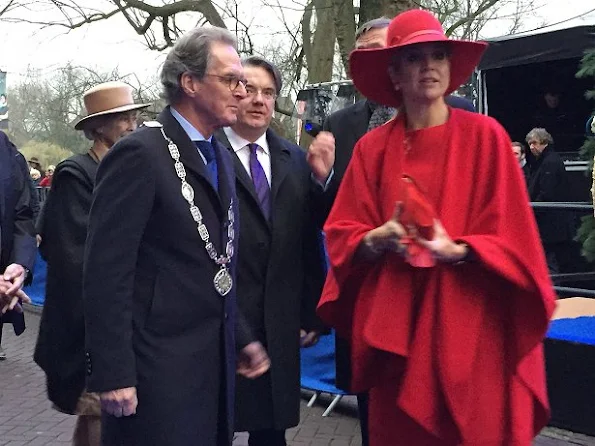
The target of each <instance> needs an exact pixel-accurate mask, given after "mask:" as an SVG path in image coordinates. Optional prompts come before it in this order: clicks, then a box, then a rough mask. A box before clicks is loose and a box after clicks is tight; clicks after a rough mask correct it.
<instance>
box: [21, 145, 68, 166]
mask: <svg viewBox="0 0 595 446" xmlns="http://www.w3.org/2000/svg"><path fill="white" fill-rule="evenodd" d="M19 150H20V151H21V153H22V154H23V155H24V156H25V158H26V159H30V158H31V157H32V156H35V157H37V158H38V159H39V163H40V164H41V167H42V169H44V170H45V169H46V168H47V166H49V165H50V164H53V165H54V166H55V165H56V164H58V163H59V162H60V161H63V160H65V159H66V158H68V157H69V156H72V152H71V151H70V150H66V149H64V148H63V147H60V146H57V145H56V144H52V143H50V142H41V141H29V142H27V143H26V144H24V145H23V146H22V147H19Z"/></svg>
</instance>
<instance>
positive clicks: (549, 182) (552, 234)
mask: <svg viewBox="0 0 595 446" xmlns="http://www.w3.org/2000/svg"><path fill="white" fill-rule="evenodd" d="M568 190H569V183H568V177H567V173H566V168H565V167H564V162H563V161H562V158H560V155H558V153H557V152H556V151H555V150H554V148H553V146H552V145H551V144H550V145H548V147H546V148H545V150H544V151H543V152H542V153H541V156H540V157H539V158H537V159H536V160H535V161H533V163H532V164H531V174H530V179H529V197H530V198H531V201H535V202H539V201H567V194H568ZM535 219H536V220H537V226H538V227H539V234H540V236H541V241H542V242H543V243H544V244H549V243H561V242H568V241H570V240H572V238H573V237H574V229H575V228H574V224H573V223H574V217H573V215H572V213H571V212H568V211H564V210H555V209H536V210H535Z"/></svg>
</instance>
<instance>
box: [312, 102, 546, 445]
mask: <svg viewBox="0 0 595 446" xmlns="http://www.w3.org/2000/svg"><path fill="white" fill-rule="evenodd" d="M446 128H447V134H448V140H445V141H442V144H447V145H448V148H447V152H446V156H445V157H444V165H434V166H431V164H428V166H431V167H430V168H432V169H434V170H435V175H436V176H437V177H440V179H439V181H438V183H440V187H439V189H440V190H439V191H438V195H437V197H439V198H438V199H437V200H436V201H435V202H433V203H432V205H433V206H434V209H435V210H436V213H437V215H438V218H439V219H440V221H441V222H442V224H443V226H444V227H445V228H446V231H447V232H448V233H449V235H450V236H451V237H452V238H453V239H454V240H457V241H459V240H460V241H464V242H465V243H467V244H468V245H469V246H470V247H471V248H472V250H473V252H474V253H475V254H476V257H477V259H476V260H475V261H474V262H472V263H471V262H470V263H466V264H462V265H446V264H438V265H437V266H436V267H434V268H430V269H424V274H427V275H426V276H423V277H424V279H423V280H424V286H423V287H422V288H420V287H419V286H418V285H417V282H416V280H417V279H415V277H419V276H418V274H419V273H418V271H419V270H414V269H413V268H412V267H411V266H409V265H407V264H406V263H405V262H404V261H403V260H402V259H401V258H400V257H398V256H397V255H396V254H392V253H389V254H385V255H384V258H383V259H381V260H379V261H377V262H375V263H355V262H354V261H353V255H354V253H355V251H356V249H357V247H358V245H359V244H360V242H361V240H362V238H363V236H364V235H365V234H366V233H367V232H368V231H370V230H371V229H373V228H375V227H378V226H380V225H382V224H383V223H384V222H385V221H387V220H388V219H389V218H391V216H392V215H393V212H394V209H395V203H396V202H397V201H399V200H400V199H401V197H399V196H398V194H399V192H398V191H399V189H400V188H399V187H398V186H397V184H398V180H399V179H400V178H401V175H402V174H403V173H404V172H403V164H404V161H403V159H404V155H403V154H404V152H405V149H404V139H405V129H404V121H403V118H401V117H399V118H397V119H396V120H394V121H391V122H389V123H387V124H386V125H384V126H382V127H380V128H378V129H376V130H374V131H372V132H370V133H368V134H366V135H365V136H364V137H363V138H362V139H361V140H360V141H359V142H358V144H357V146H356V148H355V151H354V154H353V158H352V161H351V163H350V165H349V168H348V170H347V172H346V174H345V177H344V179H343V182H342V184H341V187H340V190H339V193H338V196H337V199H336V201H335V204H334V207H333V209H332V211H331V214H330V216H329V219H328V220H327V223H326V226H325V231H326V237H327V243H328V252H329V256H330V260H331V271H330V273H329V275H328V277H327V282H326V285H325V288H324V291H323V295H322V298H321V301H320V304H319V308H318V312H319V315H320V316H321V318H322V319H323V320H324V321H325V322H326V323H328V324H329V325H331V326H333V327H335V328H336V330H337V331H338V333H339V334H340V335H342V336H344V337H346V338H347V339H350V340H351V343H352V347H353V349H352V350H353V351H352V355H353V356H352V363H353V387H354V389H353V390H354V391H364V390H368V389H370V388H371V387H374V386H375V385H378V384H379V383H382V382H386V380H387V379H388V380H391V379H394V380H395V382H396V383H398V385H399V392H398V399H397V401H396V402H395V404H396V406H397V407H398V408H399V409H400V410H402V411H404V412H405V413H407V414H408V415H409V416H410V417H411V418H413V419H414V420H415V421H416V422H417V423H419V424H420V425H421V426H423V427H424V428H425V429H426V430H427V431H428V432H430V433H432V434H433V435H435V436H437V437H439V438H446V437H449V436H450V435H451V434H452V433H453V432H456V436H457V438H459V440H460V441H461V442H465V443H469V444H486V445H487V444H488V443H486V442H485V441H484V442H481V439H477V438H472V437H473V435H474V434H472V433H471V432H472V431H474V432H475V431H476V430H477V429H476V428H475V430H474V429H473V428H472V427H471V426H470V424H471V423H477V422H480V423H481V420H477V418H478V416H477V413H470V411H472V410H473V409H472V408H473V404H472V402H473V401H476V400H477V399H478V395H480V397H481V399H482V401H483V402H487V404H489V406H488V407H493V408H494V411H493V412H491V413H490V416H491V417H495V418H498V417H500V418H499V419H502V420H506V419H509V420H511V421H510V426H508V427H506V428H505V429H504V430H508V432H503V433H497V434H493V433H492V434H493V435H500V436H502V438H499V440H501V442H500V443H498V442H497V441H496V440H494V443H493V444H506V445H517V444H528V443H525V440H526V439H527V438H528V437H532V436H533V435H534V434H536V433H537V432H538V431H539V430H540V429H541V428H542V427H543V426H544V425H545V424H546V421H547V419H548V417H549V408H548V401H547V391H546V380H545V368H544V358H543V347H542V341H543V338H544V336H545V333H546V330H547V327H548V323H549V320H550V317H551V314H552V312H553V309H554V306H555V295H554V292H553V288H552V284H551V281H550V279H549V276H548V271H547V266H546V263H545V257H544V254H543V250H542V246H541V242H540V239H539V234H538V231H537V227H536V224H535V220H534V217H533V213H532V210H531V208H530V206H529V198H528V195H527V192H526V189H525V185H524V180H523V178H522V173H521V170H520V169H519V167H518V164H517V163H516V160H515V159H514V157H513V156H512V153H511V142H510V139H509V137H508V135H507V133H506V132H505V131H504V129H503V128H502V127H501V126H500V125H499V124H498V123H497V122H496V121H495V120H493V119H491V118H488V117H486V116H483V115H479V114H474V113H469V112H465V111H462V110H457V109H451V115H450V118H449V121H448V123H447V124H446ZM432 161H433V159H432V157H428V158H427V163H432ZM386 352H389V353H390V354H387V353H386ZM488 352H489V353H488ZM491 357H494V358H499V359H498V360H502V361H503V362H504V363H503V364H499V363H495V364H494V363H491V364H489V362H490V359H489V358H491ZM392 358H395V359H397V361H396V362H394V361H392ZM486 358H487V359H486ZM399 361H401V363H402V366H401V367H400V370H395V368H396V367H395V365H396V364H397V365H398V364H399ZM494 371H495V373H494ZM491 375H493V377H492V376H491ZM492 378H493V381H494V382H496V383H497V384H498V386H499V387H500V386H501V388H497V390H493V389H492V390H486V389H483V388H482V386H483V387H485V382H486V379H490V380H492ZM500 381H501V382H500ZM478 392H479V393H478ZM482 392H483V393H482ZM499 411H500V412H502V413H498V412H499ZM503 423H504V421H503ZM487 424H488V423H486V425H487ZM504 437H506V438H504ZM474 441H480V443H473V442H474ZM490 444H492V443H490Z"/></svg>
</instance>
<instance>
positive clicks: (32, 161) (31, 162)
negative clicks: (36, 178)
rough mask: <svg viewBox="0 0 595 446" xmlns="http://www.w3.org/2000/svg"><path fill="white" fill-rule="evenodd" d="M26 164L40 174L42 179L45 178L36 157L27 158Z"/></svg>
mask: <svg viewBox="0 0 595 446" xmlns="http://www.w3.org/2000/svg"><path fill="white" fill-rule="evenodd" d="M27 162H28V163H29V166H30V167H32V168H33V169H37V170H39V173H40V174H41V177H42V178H43V177H44V176H45V172H44V170H43V169H42V168H41V163H40V162H39V158H37V157H36V156H32V157H31V158H29V161H27Z"/></svg>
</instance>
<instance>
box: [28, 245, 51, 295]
mask: <svg viewBox="0 0 595 446" xmlns="http://www.w3.org/2000/svg"><path fill="white" fill-rule="evenodd" d="M47 272H48V269H47V263H45V260H43V259H42V258H41V256H40V255H39V253H37V260H36V261H35V268H34V270H33V283H32V284H31V285H29V286H28V287H26V288H25V293H27V295H28V296H29V297H30V298H31V300H32V303H33V305H37V306H41V305H43V302H44V301H45V280H46V277H47Z"/></svg>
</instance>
